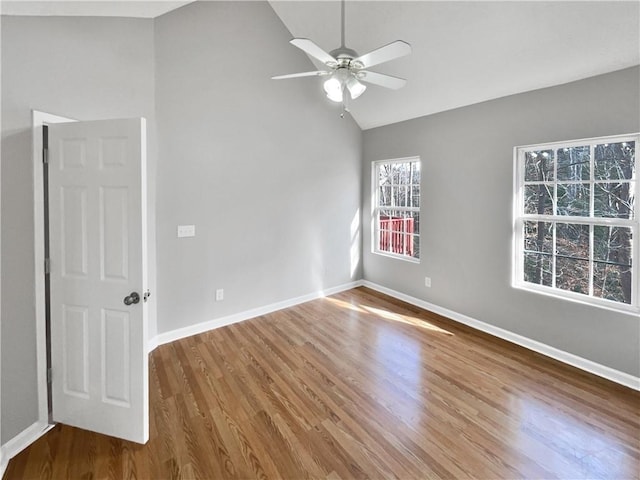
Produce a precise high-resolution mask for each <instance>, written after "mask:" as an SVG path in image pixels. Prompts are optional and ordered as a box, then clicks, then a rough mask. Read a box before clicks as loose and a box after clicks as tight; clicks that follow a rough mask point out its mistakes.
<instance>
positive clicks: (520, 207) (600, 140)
mask: <svg viewBox="0 0 640 480" xmlns="http://www.w3.org/2000/svg"><path fill="white" fill-rule="evenodd" d="M625 141H627V142H635V149H636V158H635V168H634V172H633V175H632V178H631V179H630V180H629V183H630V185H631V188H632V189H633V192H634V196H635V201H634V209H633V218H632V219H625V218H611V217H595V216H591V215H593V211H594V195H593V192H594V189H595V185H596V184H597V183H599V182H602V181H601V180H599V179H596V178H595V172H594V170H595V169H594V168H590V172H589V179H588V180H581V181H573V182H572V181H563V180H560V181H559V180H558V176H557V170H558V162H557V158H556V159H555V161H554V170H553V172H554V176H553V180H552V181H549V180H546V181H540V182H528V183H527V182H525V155H526V153H527V152H533V151H536V152H537V151H541V150H553V151H554V152H556V151H557V150H558V149H560V148H572V147H584V146H588V147H589V149H590V166H591V167H593V165H594V161H595V158H594V148H595V145H601V144H607V143H620V142H625ZM639 150H640V133H630V134H623V135H610V136H603V137H592V138H584V139H579V140H569V141H558V142H548V143H541V144H536V145H525V146H517V147H514V149H513V158H514V160H513V161H514V169H513V172H514V174H513V185H514V188H513V195H514V198H513V235H512V237H513V246H512V249H513V252H512V253H513V255H512V258H513V269H512V270H513V271H512V286H513V287H514V288H518V289H522V290H526V291H531V292H535V293H541V294H545V295H550V296H553V297H558V298H562V299H566V300H571V301H576V302H579V303H583V304H588V305H592V306H596V307H602V308H606V309H609V310H613V311H616V312H621V313H630V314H638V313H640V293H639V292H638V287H639V286H640V278H639V277H640V201H638V200H639V199H638V198H637V197H638V193H640V192H639V186H640V185H639V181H638V177H639V176H640V175H639V174H638V168H637V165H638V151H639ZM585 182H588V183H587V185H588V186H589V191H590V198H589V217H585V216H574V215H558V212H557V205H555V203H553V202H554V200H555V199H554V198H552V200H551V201H552V208H553V211H552V214H551V215H547V214H527V213H525V205H524V204H525V195H524V188H525V185H527V184H545V185H550V186H553V188H554V189H555V188H557V185H558V184H571V183H575V184H584V183H585ZM525 221H534V222H549V223H553V224H575V225H589V226H590V228H589V232H590V239H589V241H590V244H589V259H588V260H589V285H590V289H589V292H588V294H583V293H577V292H572V291H570V290H564V289H561V288H558V287H556V286H555V271H554V272H553V273H552V286H546V285H540V284H536V283H531V282H526V281H525V280H524V254H525V246H524V240H525V238H524V237H525V234H524V222H525ZM591 226H594V227H595V226H620V227H628V228H631V234H632V238H633V243H632V249H631V303H630V304H626V303H622V302H618V301H615V300H609V299H605V298H600V297H595V296H593V264H594V262H595V260H594V245H593V234H592V232H593V228H592V227H591ZM554 232H555V229H554ZM552 248H553V249H554V251H553V252H552V253H551V255H552V258H557V256H558V252H557V244H556V243H555V233H554V235H553V246H552ZM554 263H555V262H554Z"/></svg>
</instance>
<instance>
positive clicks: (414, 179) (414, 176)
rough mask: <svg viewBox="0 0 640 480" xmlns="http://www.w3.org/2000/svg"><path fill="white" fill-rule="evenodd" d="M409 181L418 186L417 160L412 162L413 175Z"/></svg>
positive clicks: (418, 166) (418, 165) (418, 168)
mask: <svg viewBox="0 0 640 480" xmlns="http://www.w3.org/2000/svg"><path fill="white" fill-rule="evenodd" d="M411 183H413V184H414V185H418V186H420V164H419V163H418V162H413V177H412V179H411Z"/></svg>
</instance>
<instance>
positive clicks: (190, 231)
mask: <svg viewBox="0 0 640 480" xmlns="http://www.w3.org/2000/svg"><path fill="white" fill-rule="evenodd" d="M195 236H196V226H195V225H178V238H182V237H195Z"/></svg>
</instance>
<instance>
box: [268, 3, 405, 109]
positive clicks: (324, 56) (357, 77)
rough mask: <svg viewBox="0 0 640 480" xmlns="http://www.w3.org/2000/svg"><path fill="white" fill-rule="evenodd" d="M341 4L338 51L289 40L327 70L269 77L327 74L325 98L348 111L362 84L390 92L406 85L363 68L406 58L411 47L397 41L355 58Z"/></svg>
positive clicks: (299, 39) (280, 77) (306, 42)
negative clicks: (350, 102)
mask: <svg viewBox="0 0 640 480" xmlns="http://www.w3.org/2000/svg"><path fill="white" fill-rule="evenodd" d="M344 5H345V4H344V0H342V32H341V33H342V43H341V46H340V48H337V49H335V50H332V51H331V52H330V53H327V52H326V51H324V50H323V49H322V48H320V47H319V46H318V45H316V44H315V43H314V42H313V41H311V40H309V39H308V38H294V39H292V40H291V41H290V43H291V44H292V45H294V46H295V47H298V48H299V49H300V50H302V51H304V52H305V53H307V54H308V55H310V56H312V57H313V58H315V59H317V60H319V61H320V62H322V63H323V64H324V65H325V66H326V68H327V70H317V71H314V72H301V73H292V74H288V75H278V76H275V77H271V78H272V79H273V80H282V79H287V78H299V77H315V76H327V75H328V76H329V78H327V79H326V80H325V81H324V82H323V85H322V86H323V89H324V92H325V94H326V95H327V98H328V99H329V100H331V101H333V102H338V103H342V105H343V107H344V109H345V110H347V107H346V104H347V101H348V98H349V99H351V100H355V99H356V98H358V97H359V96H360V95H362V94H363V93H364V91H365V90H366V89H367V86H366V85H364V84H363V83H362V82H366V83H369V84H373V85H378V86H381V87H385V88H390V89H392V90H397V89H399V88H402V87H403V86H404V85H405V84H406V83H407V81H406V80H405V79H403V78H398V77H393V76H391V75H385V74H382V73H376V72H369V71H366V70H364V69H365V68H369V67H372V66H374V65H379V64H381V63H384V62H388V61H390V60H395V59H396V58H400V57H403V56H405V55H409V54H410V53H411V45H409V44H408V43H407V42H403V41H402V40H396V41H395V42H392V43H389V44H388V45H385V46H383V47H380V48H378V49H376V50H373V51H371V52H369V53H365V54H364V55H358V53H357V52H356V51H355V50H353V49H351V48H347V47H346V46H345V42H344V10H345V8H344Z"/></svg>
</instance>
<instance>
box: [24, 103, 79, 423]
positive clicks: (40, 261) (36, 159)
mask: <svg viewBox="0 0 640 480" xmlns="http://www.w3.org/2000/svg"><path fill="white" fill-rule="evenodd" d="M76 121H77V120H76V119H73V118H68V117H62V116H60V115H54V114H52V113H47V112H41V111H38V110H31V125H32V128H31V132H32V161H33V237H34V242H33V243H34V252H33V259H34V273H35V314H36V365H37V375H38V377H37V378H38V423H40V424H44V425H49V427H51V426H53V423H52V422H51V420H50V416H49V402H48V393H49V385H48V382H47V318H46V308H45V307H46V303H47V301H48V299H47V297H46V293H45V271H44V242H45V231H44V184H43V182H44V169H43V167H42V165H43V162H42V149H43V136H42V135H43V128H42V127H43V126H44V125H49V124H53V123H67V122H76ZM43 433H44V432H43Z"/></svg>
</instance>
